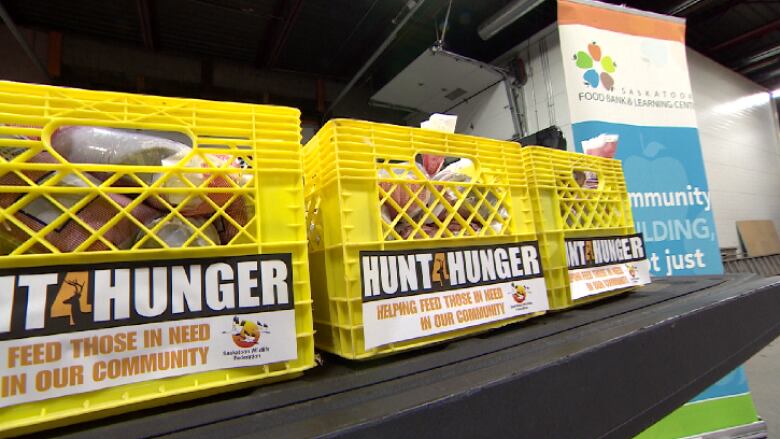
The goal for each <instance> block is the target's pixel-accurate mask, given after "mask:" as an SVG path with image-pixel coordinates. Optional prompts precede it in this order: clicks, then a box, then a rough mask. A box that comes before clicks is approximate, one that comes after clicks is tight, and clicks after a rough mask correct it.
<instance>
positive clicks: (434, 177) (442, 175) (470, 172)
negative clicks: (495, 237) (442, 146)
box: [379, 154, 509, 239]
mask: <svg viewBox="0 0 780 439" xmlns="http://www.w3.org/2000/svg"><path fill="white" fill-rule="evenodd" d="M445 160H446V157H444V156H437V155H427V154H423V155H422V164H418V167H419V168H420V170H421V172H422V174H423V175H424V176H425V177H426V180H428V181H430V182H431V183H433V184H434V186H433V188H434V190H435V191H436V192H438V193H439V194H441V196H442V198H444V201H442V200H439V199H438V197H437V196H435V195H434V194H433V193H431V191H430V190H429V189H427V188H422V191H421V192H420V193H419V195H418V196H417V198H418V200H419V201H420V202H424V203H425V206H427V207H428V208H429V209H430V211H431V213H432V215H429V216H427V217H425V219H424V224H423V225H422V226H421V227H420V228H419V230H417V231H416V232H415V226H414V225H413V224H410V223H409V222H408V220H406V219H405V218H401V219H399V220H398V221H396V222H395V226H394V227H395V231H396V233H398V235H400V236H401V238H402V239H422V238H427V237H433V236H436V235H437V234H438V232H439V224H438V223H437V221H436V220H437V219H438V222H439V223H444V222H445V221H447V217H448V216H449V215H450V213H451V210H448V209H446V208H445V206H444V204H445V203H446V204H449V205H450V206H453V207H454V206H456V205H457V206H458V211H457V214H458V215H459V216H460V217H461V218H463V219H464V220H465V219H468V218H470V217H472V213H473V211H474V210H475V209H476V211H477V213H478V214H479V215H480V216H481V217H482V219H483V220H488V219H491V221H490V227H491V228H493V229H494V230H495V231H496V232H497V233H500V232H501V230H502V228H503V224H502V222H501V221H498V218H497V217H500V218H503V219H505V220H506V219H508V218H509V213H508V212H507V210H506V208H504V207H503V206H502V205H499V204H500V203H499V200H498V198H497V197H496V196H495V195H494V194H493V192H491V191H489V190H488V189H487V188H484V187H483V188H479V187H477V188H474V187H469V186H467V185H465V184H464V185H463V186H460V185H454V186H453V185H451V184H450V185H436V184H435V183H436V182H448V183H469V182H472V181H473V180H474V178H475V177H476V175H477V170H476V167H475V166H474V163H473V162H472V161H471V160H469V159H467V158H460V159H457V160H455V161H454V162H452V163H450V164H449V165H447V166H446V167H444V169H441V167H442V165H443V164H444V163H445ZM393 171H394V172H395V174H396V175H397V178H399V179H412V180H413V179H416V177H414V176H411V175H410V173H408V172H407V171H406V170H405V169H404V167H403V166H401V167H399V169H398V170H397V171H396V170H395V169H393ZM429 171H431V172H432V173H431V172H429ZM379 175H380V177H381V178H390V177H388V173H387V172H386V171H384V170H380V171H379ZM488 183H489V182H488ZM379 185H380V186H381V187H382V189H383V190H384V191H385V192H390V191H391V190H392V191H393V192H392V193H391V197H392V198H393V200H394V201H395V202H396V203H398V204H399V205H400V206H401V207H403V206H405V204H406V203H408V202H409V200H410V199H411V197H412V195H411V194H410V193H408V192H407V191H405V190H403V189H402V188H401V187H400V186H399V185H398V184H397V183H395V182H392V181H382V182H380V183H379ZM421 186H422V185H421V184H419V183H414V184H409V185H408V187H409V189H410V190H411V191H412V192H414V193H417V191H418V190H419V189H420V187H421ZM477 191H482V193H483V194H484V198H485V199H484V201H483V200H482V199H481V197H480V196H479V195H477ZM459 194H460V195H459ZM460 198H463V199H462V200H460ZM459 202H460V203H459ZM423 212H424V211H423V208H422V206H420V205H419V204H418V203H412V205H411V206H410V207H409V208H408V209H407V211H406V213H407V215H408V216H409V217H410V218H411V219H412V221H414V222H417V221H418V220H421V218H420V217H421V216H422V213H423ZM494 212H495V213H494ZM381 213H382V219H383V220H384V222H385V223H387V224H392V223H393V221H394V220H395V218H396V216H397V215H398V212H397V211H396V210H395V209H394V208H393V207H392V206H390V205H389V204H388V203H385V204H383V205H382V210H381ZM491 215H493V216H492V218H491ZM446 227H447V229H448V230H449V231H451V232H453V233H457V232H460V231H461V230H462V228H463V226H462V224H461V222H459V221H456V220H454V219H451V220H450V221H449V222H447V223H446ZM469 227H470V228H471V229H472V230H473V231H475V232H479V231H481V230H482V228H483V224H482V223H481V222H480V220H479V218H477V216H474V217H473V218H472V220H471V222H470V223H469ZM410 237H411V238H410ZM388 239H393V235H390V236H388Z"/></svg>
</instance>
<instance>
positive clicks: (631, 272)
mask: <svg viewBox="0 0 780 439" xmlns="http://www.w3.org/2000/svg"><path fill="white" fill-rule="evenodd" d="M522 155H523V165H524V167H525V172H526V174H527V175H528V182H529V188H530V195H531V200H532V201H533V209H534V220H535V221H536V232H537V235H538V239H539V246H540V248H541V254H542V265H543V266H544V273H545V279H546V280H547V290H548V296H549V299H550V309H565V308H570V307H572V306H577V305H581V304H585V303H590V302H593V301H595V300H599V299H603V298H605V297H609V296H614V295H617V294H621V293H625V292H627V291H631V290H633V289H635V288H636V287H637V286H639V285H643V284H645V283H648V282H650V275H649V270H650V264H649V262H648V260H647V259H646V255H645V248H644V242H643V241H642V237H641V235H638V234H636V233H635V230H634V222H633V220H632V216H631V206H630V204H629V197H628V192H627V190H626V183H625V179H624V178H623V169H622V166H621V163H620V161H618V160H614V159H607V158H601V157H594V156H589V155H585V154H578V153H573V152H566V151H557V150H553V149H550V148H543V147H538V146H535V147H526V148H523V154H522Z"/></svg>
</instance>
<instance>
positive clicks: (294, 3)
mask: <svg viewBox="0 0 780 439" xmlns="http://www.w3.org/2000/svg"><path fill="white" fill-rule="evenodd" d="M302 4H303V0H277V2H276V5H275V6H274V15H276V16H280V15H283V16H284V20H282V22H281V23H280V22H278V21H274V22H272V23H271V24H269V26H268V30H267V31H266V32H265V35H264V38H263V41H261V43H260V44H259V45H258V52H257V57H256V64H257V65H258V67H262V66H264V67H268V68H273V67H275V66H276V63H277V61H279V56H280V55H281V53H282V50H283V49H284V46H285V44H287V38H288V37H289V36H290V32H291V31H292V29H293V27H294V26H295V22H296V21H297V20H298V15H299V13H300V11H301V5H302ZM285 10H286V12H287V13H286V14H285Z"/></svg>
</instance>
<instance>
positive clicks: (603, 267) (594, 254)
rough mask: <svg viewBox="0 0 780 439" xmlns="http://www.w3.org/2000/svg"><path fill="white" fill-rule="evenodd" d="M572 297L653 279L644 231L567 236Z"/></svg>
mask: <svg viewBox="0 0 780 439" xmlns="http://www.w3.org/2000/svg"><path fill="white" fill-rule="evenodd" d="M566 262H567V265H568V268H569V282H570V285H571V298H572V300H577V299H581V298H583V297H587V296H592V295H595V294H601V293H606V292H608V291H612V290H617V289H622V288H628V287H634V286H639V285H644V284H647V283H650V261H648V260H647V257H646V256H645V243H644V241H643V240H642V235H641V234H635V235H630V236H610V237H599V238H584V239H567V240H566Z"/></svg>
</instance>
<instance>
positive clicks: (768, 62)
mask: <svg viewBox="0 0 780 439" xmlns="http://www.w3.org/2000/svg"><path fill="white" fill-rule="evenodd" d="M778 61H780V54H778V55H776V56H773V57H770V58H766V59H764V60H762V61H759V62H756V63H753V64H749V65H747V66H745V67H742V68H741V69H739V73H742V74H743V75H747V74H748V73H751V72H755V71H757V70H761V69H764V68H766V67H771V66H773V65H774V64H775V63H776V62H778Z"/></svg>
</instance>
